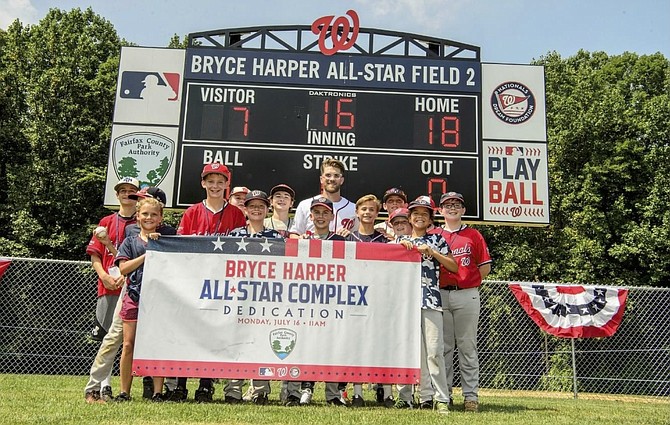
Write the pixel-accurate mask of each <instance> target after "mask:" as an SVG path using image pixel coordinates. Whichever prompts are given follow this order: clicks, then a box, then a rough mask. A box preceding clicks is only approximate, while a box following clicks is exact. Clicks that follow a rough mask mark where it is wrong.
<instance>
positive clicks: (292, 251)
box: [284, 239, 299, 257]
mask: <svg viewBox="0 0 670 425" xmlns="http://www.w3.org/2000/svg"><path fill="white" fill-rule="evenodd" d="M298 241H299V239H286V245H285V248H284V251H285V252H284V255H285V256H287V257H297V256H298Z"/></svg>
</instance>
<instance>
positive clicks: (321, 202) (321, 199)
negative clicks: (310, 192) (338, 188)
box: [309, 196, 333, 212]
mask: <svg viewBox="0 0 670 425" xmlns="http://www.w3.org/2000/svg"><path fill="white" fill-rule="evenodd" d="M317 205H322V206H324V207H326V208H328V209H329V210H330V211H331V212H332V211H333V203H332V202H330V199H328V198H324V197H323V196H319V197H318V198H314V199H312V205H310V206H309V209H310V210H311V209H312V208H314V207H316V206H317Z"/></svg>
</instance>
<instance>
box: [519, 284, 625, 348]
mask: <svg viewBox="0 0 670 425" xmlns="http://www.w3.org/2000/svg"><path fill="white" fill-rule="evenodd" d="M509 288H510V290H511V291H512V293H513V294H514V296H515V297H516V299H517V301H519V304H521V307H523V309H524V310H525V311H526V313H527V314H528V315H529V316H530V318H531V319H533V321H534V322H535V323H536V324H537V325H538V326H539V327H540V328H541V329H542V330H544V331H546V332H548V333H550V334H551V335H554V336H558V337H562V338H598V337H607V336H612V335H614V333H615V332H616V330H617V328H618V327H619V324H621V321H622V319H623V313H624V310H625V307H626V298H627V296H628V290H627V289H621V288H614V287H604V286H598V287H596V286H578V285H563V286H559V285H545V284H534V283H510V284H509Z"/></svg>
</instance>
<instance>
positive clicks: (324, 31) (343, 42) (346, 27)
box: [312, 10, 358, 56]
mask: <svg viewBox="0 0 670 425" xmlns="http://www.w3.org/2000/svg"><path fill="white" fill-rule="evenodd" d="M347 15H348V16H349V17H350V18H351V23H350V22H349V20H348V19H347V18H346V17H344V16H338V17H337V19H335V20H333V18H335V16H334V15H328V16H322V17H320V18H318V19H317V20H315V21H314V22H313V23H312V32H313V33H314V34H318V35H319V50H320V51H321V53H323V54H324V55H326V56H331V55H334V54H335V53H337V52H338V51H340V50H349V49H350V48H351V47H352V46H353V45H354V43H356V39H357V38H358V14H357V13H356V12H355V11H354V10H348V11H347ZM329 35H330V39H331V40H332V44H333V45H332V47H326V38H327V37H328V36H329Z"/></svg>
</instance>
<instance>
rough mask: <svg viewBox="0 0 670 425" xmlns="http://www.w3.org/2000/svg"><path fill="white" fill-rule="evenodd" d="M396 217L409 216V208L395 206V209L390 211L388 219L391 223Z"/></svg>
mask: <svg viewBox="0 0 670 425" xmlns="http://www.w3.org/2000/svg"><path fill="white" fill-rule="evenodd" d="M396 217H405V218H408V217H409V210H408V209H407V208H397V209H396V210H395V211H393V212H392V213H391V216H390V217H389V221H390V222H391V224H393V220H395V219H396Z"/></svg>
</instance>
